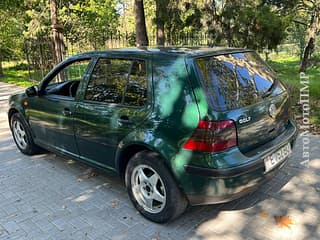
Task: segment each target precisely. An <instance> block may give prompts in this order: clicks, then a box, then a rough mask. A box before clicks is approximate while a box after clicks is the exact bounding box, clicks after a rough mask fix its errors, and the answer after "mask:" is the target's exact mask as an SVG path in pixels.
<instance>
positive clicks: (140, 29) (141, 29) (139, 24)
mask: <svg viewBox="0 0 320 240" xmlns="http://www.w3.org/2000/svg"><path fill="white" fill-rule="evenodd" d="M134 16H135V20H136V23H135V25H136V41H137V46H138V47H140V46H148V35H147V28H146V21H145V16H144V7H143V0H134Z"/></svg>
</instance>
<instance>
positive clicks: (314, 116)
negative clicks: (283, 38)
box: [269, 56, 320, 129]
mask: <svg viewBox="0 0 320 240" xmlns="http://www.w3.org/2000/svg"><path fill="white" fill-rule="evenodd" d="M269 64H270V66H271V67H272V68H273V69H274V70H275V71H276V72H277V74H278V77H279V79H280V80H282V81H283V82H284V83H285V84H286V85H287V86H288V87H289V89H290V92H291V95H292V100H293V104H295V105H296V104H298V102H299V97H300V95H299V94H300V88H302V87H303V85H302V84H300V75H299V73H298V70H299V59H298V57H276V56H275V57H273V58H272V60H271V61H270V62H269ZM306 76H308V77H309V82H310V84H309V89H310V103H311V119H310V121H311V124H313V125H316V128H317V129H319V126H320V66H313V67H310V68H308V70H307V72H306ZM295 114H297V115H299V114H301V107H300V108H299V106H297V107H296V108H295Z"/></svg>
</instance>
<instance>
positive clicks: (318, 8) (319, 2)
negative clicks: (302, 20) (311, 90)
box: [298, 0, 320, 72]
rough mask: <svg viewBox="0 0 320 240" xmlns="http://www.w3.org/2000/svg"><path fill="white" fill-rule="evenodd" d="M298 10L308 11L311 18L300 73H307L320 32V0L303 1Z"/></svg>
mask: <svg viewBox="0 0 320 240" xmlns="http://www.w3.org/2000/svg"><path fill="white" fill-rule="evenodd" d="M298 9H299V10H302V11H307V12H308V13H309V16H310V22H309V25H308V29H307V36H306V43H307V44H306V46H305V49H304V53H303V58H302V61H301V65H300V69H299V72H305V71H306V70H307V66H308V62H309V61H310V58H311V55H312V53H313V50H314V46H315V42H316V36H317V35H318V34H319V31H320V0H302V1H300V2H299V4H298Z"/></svg>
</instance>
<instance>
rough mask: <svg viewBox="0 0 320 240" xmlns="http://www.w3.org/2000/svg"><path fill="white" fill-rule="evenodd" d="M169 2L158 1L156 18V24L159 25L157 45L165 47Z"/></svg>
mask: <svg viewBox="0 0 320 240" xmlns="http://www.w3.org/2000/svg"><path fill="white" fill-rule="evenodd" d="M168 3H169V1H168V0H156V18H155V22H156V25H157V45H158V46H164V43H165V32H164V24H165V22H166V15H167V11H166V9H167V7H168Z"/></svg>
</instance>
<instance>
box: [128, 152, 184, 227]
mask: <svg viewBox="0 0 320 240" xmlns="http://www.w3.org/2000/svg"><path fill="white" fill-rule="evenodd" d="M125 183H126V188H127V191H128V194H129V197H130V199H131V201H132V203H133V205H134V206H135V208H136V209H137V210H138V211H139V212H140V213H141V214H142V215H143V216H144V217H146V218H147V219H149V220H151V221H153V222H157V223H165V222H168V221H170V220H173V219H174V218H176V217H178V216H179V215H181V214H182V213H183V212H184V211H185V209H186V207H187V205H188V203H187V200H186V198H185V197H184V195H183V194H182V193H181V191H180V190H179V188H178V186H177V184H176V182H175V180H174V179H173V177H172V175H171V174H170V172H169V171H168V169H167V168H166V166H165V165H164V161H163V160H162V159H161V158H160V156H159V155H158V154H156V153H154V152H150V151H142V152H139V153H137V154H135V155H134V156H133V157H132V158H131V159H130V160H129V163H128V165H127V168H126V173H125Z"/></svg>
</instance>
